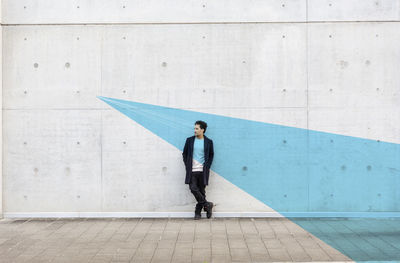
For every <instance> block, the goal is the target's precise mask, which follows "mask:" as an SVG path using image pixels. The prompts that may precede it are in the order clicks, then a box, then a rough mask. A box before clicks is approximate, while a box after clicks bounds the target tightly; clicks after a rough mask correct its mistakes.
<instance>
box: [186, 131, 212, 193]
mask: <svg viewBox="0 0 400 263" xmlns="http://www.w3.org/2000/svg"><path fill="white" fill-rule="evenodd" d="M203 136H204V164H203V182H204V185H208V178H209V177H210V167H211V164H212V161H213V158H214V145H213V141H212V140H211V139H210V138H208V137H207V136H205V135H203ZM194 138H195V136H194V135H193V136H191V137H188V138H186V142H185V147H184V148H183V152H182V157H183V162H184V163H185V166H186V178H185V184H189V183H190V179H191V176H192V162H193V145H194Z"/></svg>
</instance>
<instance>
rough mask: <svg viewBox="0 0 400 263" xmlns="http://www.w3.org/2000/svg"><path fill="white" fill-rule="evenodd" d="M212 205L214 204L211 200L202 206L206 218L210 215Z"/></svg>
mask: <svg viewBox="0 0 400 263" xmlns="http://www.w3.org/2000/svg"><path fill="white" fill-rule="evenodd" d="M213 206H214V204H213V203H212V202H207V204H206V205H205V206H204V211H206V212H207V218H210V217H211V215H212V208H213Z"/></svg>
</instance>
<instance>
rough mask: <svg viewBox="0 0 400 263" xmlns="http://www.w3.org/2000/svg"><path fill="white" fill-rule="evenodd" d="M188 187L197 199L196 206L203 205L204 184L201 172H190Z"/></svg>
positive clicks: (204, 198) (205, 201)
mask: <svg viewBox="0 0 400 263" xmlns="http://www.w3.org/2000/svg"><path fill="white" fill-rule="evenodd" d="M189 188H190V191H191V192H192V194H193V195H194V197H195V198H196V200H197V205H196V207H203V206H204V205H205V204H206V203H207V200H206V190H205V188H206V186H205V185H204V183H203V172H192V178H191V179H190V183H189Z"/></svg>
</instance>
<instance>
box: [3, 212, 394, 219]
mask: <svg viewBox="0 0 400 263" xmlns="http://www.w3.org/2000/svg"><path fill="white" fill-rule="evenodd" d="M203 215H205V212H203ZM3 216H4V218H69V217H76V218H108V217H117V218H131V217H134V218H142V217H146V218H165V217H166V218H168V217H172V218H192V217H193V216H194V212H18V213H13V212H8V213H3ZM213 217H267V218H268V217H271V218H274V217H275V218H276V217H278V218H279V217H286V218H291V217H296V218H297V217H304V218H312V217H317V218H319V217H344V218H350V217H361V218H365V217H369V218H390V217H400V212H285V213H277V212H214V213H213Z"/></svg>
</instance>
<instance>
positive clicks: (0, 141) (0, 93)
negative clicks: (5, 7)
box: [0, 0, 3, 218]
mask: <svg viewBox="0 0 400 263" xmlns="http://www.w3.org/2000/svg"><path fill="white" fill-rule="evenodd" d="M2 46H3V17H2V4H1V0H0V61H2V60H3V58H2V55H3V47H2ZM2 66H3V64H2V63H0V83H3V78H2V76H3V67H2ZM1 85H2V84H1ZM0 98H1V100H0V104H1V105H2V106H1V108H2V109H3V89H1V90H0ZM0 120H1V121H0V123H1V130H0V135H1V136H0V145H1V148H3V111H2V114H1V115H0ZM0 157H1V158H0V160H3V151H0ZM0 167H1V169H0V218H3V161H1V162H0Z"/></svg>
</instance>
